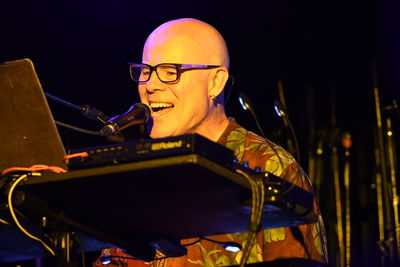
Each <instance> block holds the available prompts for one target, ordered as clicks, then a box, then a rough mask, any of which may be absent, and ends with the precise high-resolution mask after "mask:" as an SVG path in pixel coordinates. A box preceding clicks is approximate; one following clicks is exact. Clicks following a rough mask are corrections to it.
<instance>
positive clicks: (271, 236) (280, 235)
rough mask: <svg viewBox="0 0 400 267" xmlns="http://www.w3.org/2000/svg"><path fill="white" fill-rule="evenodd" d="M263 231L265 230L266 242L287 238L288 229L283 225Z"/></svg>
mask: <svg viewBox="0 0 400 267" xmlns="http://www.w3.org/2000/svg"><path fill="white" fill-rule="evenodd" d="M263 232H264V240H265V242H268V243H271V242H276V241H281V240H285V237H286V234H285V232H286V231H285V228H283V227H280V228H273V229H267V230H264V231H263Z"/></svg>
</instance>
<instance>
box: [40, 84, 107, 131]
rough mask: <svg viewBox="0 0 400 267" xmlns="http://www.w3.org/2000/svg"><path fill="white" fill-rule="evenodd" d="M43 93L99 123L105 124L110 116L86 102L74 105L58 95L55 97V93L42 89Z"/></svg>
mask: <svg viewBox="0 0 400 267" xmlns="http://www.w3.org/2000/svg"><path fill="white" fill-rule="evenodd" d="M44 94H45V95H46V97H48V98H49V99H51V100H53V101H55V102H57V103H60V104H63V105H65V106H67V107H69V108H72V109H75V110H78V111H80V112H81V114H82V115H83V116H85V117H87V118H89V119H94V120H98V121H100V122H101V123H103V124H105V123H106V121H107V120H108V119H109V118H110V117H109V116H107V115H105V114H104V113H103V112H101V111H100V110H98V109H97V108H95V107H93V106H90V105H87V104H84V105H82V106H78V105H75V104H73V103H71V102H68V101H66V100H64V99H61V98H59V97H57V96H55V95H53V94H51V93H49V92H46V91H44Z"/></svg>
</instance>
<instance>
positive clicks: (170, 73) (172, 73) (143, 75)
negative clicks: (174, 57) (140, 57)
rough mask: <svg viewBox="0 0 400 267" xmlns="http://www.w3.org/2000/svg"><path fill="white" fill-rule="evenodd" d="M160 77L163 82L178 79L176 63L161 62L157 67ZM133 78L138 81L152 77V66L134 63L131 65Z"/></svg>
mask: <svg viewBox="0 0 400 267" xmlns="http://www.w3.org/2000/svg"><path fill="white" fill-rule="evenodd" d="M155 70H156V73H157V76H158V78H159V79H160V80H161V81H162V82H173V81H176V80H177V79H178V70H177V67H176V66H175V65H171V64H160V65H157V66H156V67H155ZM130 71H131V75H132V79H133V80H135V81H138V82H147V81H148V80H149V79H150V75H151V73H152V68H151V67H150V66H147V65H144V64H133V65H131V67H130Z"/></svg>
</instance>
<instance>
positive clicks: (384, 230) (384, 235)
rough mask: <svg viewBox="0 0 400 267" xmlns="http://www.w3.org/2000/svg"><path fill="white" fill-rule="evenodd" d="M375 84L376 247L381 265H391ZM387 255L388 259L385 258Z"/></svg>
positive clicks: (383, 153)
mask: <svg viewBox="0 0 400 267" xmlns="http://www.w3.org/2000/svg"><path fill="white" fill-rule="evenodd" d="M374 78H375V77H374ZM374 82H375V84H374V88H373V94H374V101H375V112H376V114H375V115H376V127H377V128H376V144H375V151H376V152H375V161H376V189H377V190H376V193H377V206H378V224H379V241H378V247H379V248H380V250H381V253H382V255H381V263H382V266H383V267H385V266H391V265H392V263H393V261H394V257H393V252H394V251H393V222H392V215H391V210H390V202H389V195H388V193H389V187H388V179H387V170H386V166H387V162H386V150H385V144H384V136H383V127H382V111H381V106H380V99H379V89H378V87H377V85H376V78H375V81H374ZM387 257H389V259H387Z"/></svg>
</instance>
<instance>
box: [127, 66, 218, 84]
mask: <svg viewBox="0 0 400 267" xmlns="http://www.w3.org/2000/svg"><path fill="white" fill-rule="evenodd" d="M218 67H221V66H218V65H195V64H175V63H161V64H158V65H156V66H151V65H149V64H144V63H129V72H130V75H131V78H132V80H134V81H135V82H139V83H143V82H147V81H148V80H150V77H151V74H152V73H153V71H155V72H156V74H157V77H158V79H160V81H162V82H164V83H173V82H176V81H178V80H179V78H180V76H181V73H182V72H183V71H186V70H193V69H212V68H218Z"/></svg>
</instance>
